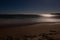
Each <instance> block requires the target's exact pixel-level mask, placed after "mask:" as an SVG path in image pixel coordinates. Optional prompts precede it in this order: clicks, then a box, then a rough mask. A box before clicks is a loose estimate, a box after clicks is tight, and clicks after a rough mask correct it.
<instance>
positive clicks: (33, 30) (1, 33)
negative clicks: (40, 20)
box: [0, 24, 60, 40]
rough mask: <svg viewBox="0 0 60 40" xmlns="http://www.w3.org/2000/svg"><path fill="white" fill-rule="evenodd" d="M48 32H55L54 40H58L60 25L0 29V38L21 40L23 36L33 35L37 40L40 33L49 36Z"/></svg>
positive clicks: (35, 25)
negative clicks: (17, 39) (9, 37)
mask: <svg viewBox="0 0 60 40" xmlns="http://www.w3.org/2000/svg"><path fill="white" fill-rule="evenodd" d="M50 30H52V31H55V33H56V35H54V38H56V39H58V40H59V38H60V24H32V25H24V26H16V27H8V28H5V27H4V28H0V37H7V36H8V35H10V36H13V37H16V36H17V37H20V38H21V40H22V39H23V36H24V35H27V34H28V35H35V36H37V37H36V39H34V40H37V39H38V38H39V37H38V35H39V34H40V33H46V34H49V33H50Z"/></svg>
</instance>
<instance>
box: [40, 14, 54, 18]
mask: <svg viewBox="0 0 60 40" xmlns="http://www.w3.org/2000/svg"><path fill="white" fill-rule="evenodd" d="M41 16H42V17H54V16H55V15H51V14H41Z"/></svg>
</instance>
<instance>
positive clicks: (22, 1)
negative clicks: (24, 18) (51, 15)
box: [0, 0, 60, 13]
mask: <svg viewBox="0 0 60 40" xmlns="http://www.w3.org/2000/svg"><path fill="white" fill-rule="evenodd" d="M25 11H26V12H45V11H50V12H59V11H60V0H0V13H7V12H8V13H14V12H16V13H21V12H25Z"/></svg>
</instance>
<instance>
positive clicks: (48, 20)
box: [36, 17, 60, 22]
mask: <svg viewBox="0 0 60 40" xmlns="http://www.w3.org/2000/svg"><path fill="white" fill-rule="evenodd" d="M36 21H37V22H60V19H56V18H47V17H42V18H37V19H36Z"/></svg>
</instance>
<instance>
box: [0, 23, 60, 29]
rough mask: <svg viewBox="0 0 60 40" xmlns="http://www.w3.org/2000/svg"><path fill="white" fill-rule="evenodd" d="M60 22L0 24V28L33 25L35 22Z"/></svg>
mask: <svg viewBox="0 0 60 40" xmlns="http://www.w3.org/2000/svg"><path fill="white" fill-rule="evenodd" d="M55 23H59V24H60V22H35V23H26V24H25V23H24V24H0V28H10V27H18V26H29V25H35V24H47V25H48V24H55Z"/></svg>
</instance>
